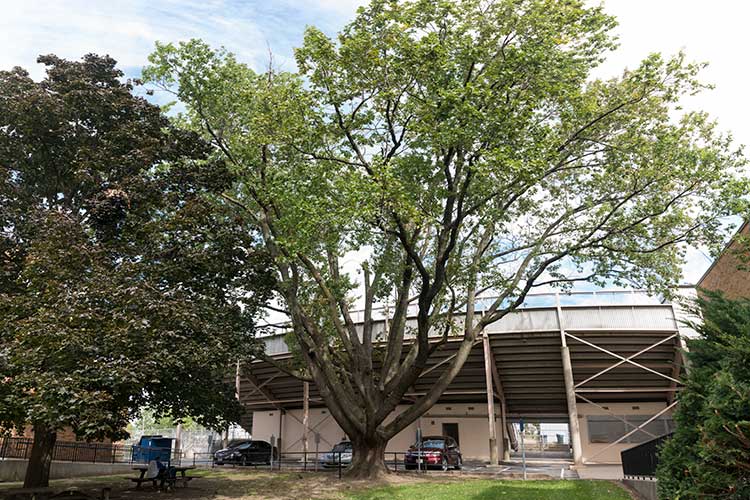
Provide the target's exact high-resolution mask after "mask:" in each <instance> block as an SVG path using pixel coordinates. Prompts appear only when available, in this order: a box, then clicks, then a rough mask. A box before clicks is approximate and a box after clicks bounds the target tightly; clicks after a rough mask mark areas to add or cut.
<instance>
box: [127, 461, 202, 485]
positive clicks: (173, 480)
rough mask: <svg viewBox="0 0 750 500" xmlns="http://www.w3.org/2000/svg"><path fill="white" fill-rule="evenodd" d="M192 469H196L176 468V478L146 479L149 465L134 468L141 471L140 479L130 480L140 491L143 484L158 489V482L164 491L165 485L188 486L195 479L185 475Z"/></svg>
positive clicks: (132, 478)
mask: <svg viewBox="0 0 750 500" xmlns="http://www.w3.org/2000/svg"><path fill="white" fill-rule="evenodd" d="M191 469H195V467H192V466H184V467H183V466H174V470H175V473H176V474H179V475H176V477H167V476H165V475H160V476H157V477H145V476H146V472H147V471H148V465H138V466H135V467H133V470H137V471H141V475H140V476H138V477H130V478H128V479H129V480H130V481H132V482H134V483H136V486H135V488H136V489H140V487H141V484H143V483H148V482H151V484H152V485H153V487H154V488H156V486H157V485H156V483H157V481H158V482H159V488H160V489H163V488H164V485H165V484H166V485H167V486H174V487H177V483H182V485H183V486H187V483H188V482H189V481H190V480H192V479H193V477H192V476H187V475H185V473H186V472H187V471H189V470H191Z"/></svg>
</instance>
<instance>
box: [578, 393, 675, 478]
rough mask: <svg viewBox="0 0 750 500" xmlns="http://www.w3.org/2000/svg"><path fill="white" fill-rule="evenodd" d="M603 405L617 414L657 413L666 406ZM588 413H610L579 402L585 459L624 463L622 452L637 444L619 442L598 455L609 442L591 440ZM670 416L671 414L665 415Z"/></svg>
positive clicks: (639, 404) (645, 404)
mask: <svg viewBox="0 0 750 500" xmlns="http://www.w3.org/2000/svg"><path fill="white" fill-rule="evenodd" d="M601 405H602V406H603V407H605V408H608V409H609V411H611V412H612V413H614V414H615V415H655V414H657V413H659V411H661V410H663V409H664V407H665V406H666V404H665V403H602V404H601ZM588 415H608V413H607V412H606V411H604V410H602V409H600V408H597V407H596V406H593V405H590V404H586V403H579V404H578V419H579V428H580V429H581V448H582V451H583V461H584V462H592V463H605V464H607V463H612V464H619V463H622V460H621V458H620V452H621V451H622V450H626V449H628V448H632V447H633V446H635V444H633V443H618V444H616V445H614V446H612V447H610V448H609V449H608V450H606V451H604V452H603V453H601V454H599V455H596V454H597V453H598V452H600V451H601V450H604V449H605V448H606V447H607V446H609V444H606V443H591V442H589V429H588V425H587V422H586V417H587V416H588ZM664 416H665V417H666V416H669V414H665V415H664Z"/></svg>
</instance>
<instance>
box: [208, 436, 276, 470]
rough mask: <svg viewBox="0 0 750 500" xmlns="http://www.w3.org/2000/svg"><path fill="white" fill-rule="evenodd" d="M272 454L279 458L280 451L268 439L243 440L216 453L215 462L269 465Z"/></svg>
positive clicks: (221, 463)
mask: <svg viewBox="0 0 750 500" xmlns="http://www.w3.org/2000/svg"><path fill="white" fill-rule="evenodd" d="M272 456H273V458H274V460H277V459H278V457H279V452H278V450H277V449H276V447H272V446H271V444H270V443H267V442H266V441H254V440H250V441H241V442H239V443H237V444H235V445H233V446H229V447H227V448H223V449H221V450H219V451H217V452H216V453H214V464H216V465H224V464H239V465H255V464H266V465H267V464H270V463H271V457H272Z"/></svg>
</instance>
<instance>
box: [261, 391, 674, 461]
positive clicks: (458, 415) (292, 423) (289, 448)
mask: <svg viewBox="0 0 750 500" xmlns="http://www.w3.org/2000/svg"><path fill="white" fill-rule="evenodd" d="M603 406H606V407H607V408H609V409H610V410H611V411H612V412H614V413H615V414H617V415H654V414H656V413H657V412H658V411H659V410H661V409H663V408H664V406H665V405H664V403H612V404H604V405H603ZM634 407H637V408H636V409H634ZM404 408H406V407H404V406H402V407H399V408H398V409H397V411H403V409H404ZM606 414H607V413H606V412H605V411H602V410H601V409H599V408H597V407H595V406H593V405H589V404H579V405H578V415H579V419H580V424H581V425H580V428H581V443H582V448H583V458H584V460H588V459H589V458H590V457H594V455H595V454H596V453H597V452H598V451H600V450H603V449H604V448H606V447H607V446H608V445H607V444H602V443H590V442H589V437H588V426H587V425H586V417H587V416H588V415H606ZM444 423H457V424H458V433H459V442H460V446H461V452H462V453H463V455H464V457H465V458H466V459H469V460H488V459H489V424H488V422H487V409H486V405H485V404H484V403H477V404H448V405H436V406H434V407H433V408H432V409H430V411H428V412H427V413H426V414H425V415H424V416H422V418H421V425H422V434H423V435H425V436H427V435H435V434H442V433H443V427H442V425H443V424H444ZM309 425H310V429H311V433H310V435H309V438H308V439H309V447H308V450H309V451H315V440H314V435H313V433H312V432H320V435H321V441H320V448H319V450H320V451H321V452H323V451H328V450H330V449H331V448H332V447H333V445H335V444H336V443H338V442H339V441H341V440H343V439H346V435H345V433H344V432H343V431H342V430H341V428H340V427H339V426H338V424H337V423H336V421H335V420H334V419H333V417H332V416H331V415H330V413H329V412H328V410H326V409H325V408H311V409H310V424H309ZM500 427H501V426H500V419H499V418H498V419H497V421H496V428H495V432H496V434H497V436H498V439H499V438H500V431H501V429H500ZM416 433H417V423H416V422H415V423H413V424H411V425H410V426H409V427H407V428H406V429H404V430H403V431H401V432H400V433H399V434H398V435H396V436H395V437H394V438H393V439H392V440H391V442H390V443H389V445H388V448H387V450H388V451H398V452H403V451H406V450H407V449H408V448H409V446H411V445H412V444H413V443H414V442H415V440H416ZM302 434H303V427H302V410H290V411H287V413H286V414H285V415H284V417H283V434H282V437H283V439H282V452H284V453H288V452H301V451H302ZM252 435H253V438H255V439H262V440H265V441H270V438H271V436H274V437H278V436H279V412H278V411H269V412H255V414H254V416H253V432H252ZM632 446H633V444H632V443H623V444H617V445H614V446H612V447H611V448H610V449H608V450H607V451H605V452H604V453H602V454H601V455H598V456H596V457H594V461H595V462H597V463H617V464H619V463H620V452H621V451H622V450H624V449H626V448H630V447H632Z"/></svg>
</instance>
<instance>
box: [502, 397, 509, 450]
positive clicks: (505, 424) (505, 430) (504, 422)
mask: <svg viewBox="0 0 750 500" xmlns="http://www.w3.org/2000/svg"><path fill="white" fill-rule="evenodd" d="M506 415H507V409H506V407H505V397H503V401H502V402H501V403H500V423H501V425H502V428H503V431H502V434H500V438H501V439H502V441H503V454H502V455H500V457H501V459H502V460H503V461H505V462H509V461H510V437H509V436H508V419H507V417H506Z"/></svg>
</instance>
